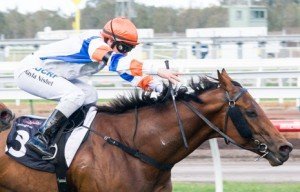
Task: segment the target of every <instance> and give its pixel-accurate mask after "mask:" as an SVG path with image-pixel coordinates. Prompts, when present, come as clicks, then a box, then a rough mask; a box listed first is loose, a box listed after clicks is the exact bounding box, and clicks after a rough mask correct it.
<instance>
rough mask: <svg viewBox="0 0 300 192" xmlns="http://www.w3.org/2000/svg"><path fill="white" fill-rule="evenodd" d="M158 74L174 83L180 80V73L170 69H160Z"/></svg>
mask: <svg viewBox="0 0 300 192" xmlns="http://www.w3.org/2000/svg"><path fill="white" fill-rule="evenodd" d="M157 75H158V76H160V77H161V78H164V79H168V80H169V81H171V83H172V84H174V85H176V84H177V83H178V82H180V79H179V77H178V75H179V73H178V72H176V71H173V70H170V69H158V71H157Z"/></svg>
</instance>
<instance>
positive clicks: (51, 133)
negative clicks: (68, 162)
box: [26, 109, 68, 157]
mask: <svg viewBox="0 0 300 192" xmlns="http://www.w3.org/2000/svg"><path fill="white" fill-rule="evenodd" d="M67 119H68V118H67V117H66V116H65V115H64V114H63V113H62V112H60V111H59V110H57V109H55V110H54V111H53V113H52V114H51V115H50V116H49V117H48V119H47V120H46V121H45V122H44V124H43V125H42V126H41V127H40V128H39V130H38V131H39V132H38V133H37V134H36V135H35V136H34V137H32V138H31V139H29V141H28V142H27V143H26V146H27V147H28V148H30V149H31V150H33V151H35V152H36V153H38V154H39V155H41V156H43V157H52V156H53V155H54V152H53V151H50V148H49V144H50V140H52V139H53V138H54V137H55V135H56V134H57V132H58V130H59V129H60V128H61V127H62V126H63V125H64V124H65V122H66V121H67Z"/></svg>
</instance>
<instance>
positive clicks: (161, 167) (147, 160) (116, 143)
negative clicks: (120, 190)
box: [104, 136, 174, 171]
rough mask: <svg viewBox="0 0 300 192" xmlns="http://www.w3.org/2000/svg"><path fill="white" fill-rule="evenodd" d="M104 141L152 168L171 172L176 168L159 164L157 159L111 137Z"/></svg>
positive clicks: (105, 138)
mask: <svg viewBox="0 0 300 192" xmlns="http://www.w3.org/2000/svg"><path fill="white" fill-rule="evenodd" d="M104 140H105V141H107V143H109V144H111V145H114V146H116V147H119V148H120V149H122V150H123V151H124V152H126V153H128V154H130V155H132V156H133V157H135V158H138V159H140V160H141V161H143V162H145V163H148V164H150V165H152V166H154V167H155V168H157V169H159V170H163V171H169V170H171V169H172V167H173V166H174V165H173V164H162V163H159V162H158V161H156V160H155V159H152V158H151V157H149V156H147V155H145V154H143V153H141V152H139V150H136V149H132V148H130V147H128V146H126V145H124V144H123V143H120V142H119V141H116V140H114V139H112V138H110V137H107V136H105V137H104Z"/></svg>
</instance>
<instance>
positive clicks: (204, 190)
mask: <svg viewBox="0 0 300 192" xmlns="http://www.w3.org/2000/svg"><path fill="white" fill-rule="evenodd" d="M223 185H224V186H223V191H224V192H300V183H244V182H224V183H223ZM173 192H215V185H214V184H213V183H183V182H174V183H173Z"/></svg>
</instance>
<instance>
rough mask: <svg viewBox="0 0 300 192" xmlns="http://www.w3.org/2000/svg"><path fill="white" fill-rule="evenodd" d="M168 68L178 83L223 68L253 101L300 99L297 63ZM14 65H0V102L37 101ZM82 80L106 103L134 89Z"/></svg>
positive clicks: (108, 75) (106, 80)
mask: <svg viewBox="0 0 300 192" xmlns="http://www.w3.org/2000/svg"><path fill="white" fill-rule="evenodd" d="M145 63H146V64H147V63H151V64H153V65H154V66H156V67H157V68H164V67H165V66H164V60H147V61H146V62H145ZM170 65H171V68H174V69H178V70H179V71H180V72H181V74H182V75H181V78H182V83H183V84H187V83H188V81H189V80H190V79H191V78H192V77H196V76H198V75H209V76H214V77H216V71H217V70H220V69H222V68H225V69H226V70H227V72H228V73H229V75H230V76H231V77H232V79H234V80H236V81H238V82H240V83H241V84H242V85H243V86H244V87H246V88H248V90H249V92H250V93H251V94H252V96H253V97H254V98H256V99H262V98H277V99H279V100H280V101H282V100H283V99H285V98H292V99H297V106H299V98H300V59H295V58H292V59H291V58H288V59H258V60H257V59H255V60H239V59H235V60H218V59H214V60H197V59H193V60H170ZM18 66H19V63H18V62H0V99H13V100H16V99H38V98H37V97H34V96H32V95H30V94H27V93H25V92H24V91H21V90H19V89H18V88H17V87H16V85H15V83H14V79H13V75H12V73H13V70H14V69H15V68H16V67H18ZM86 80H87V81H88V82H89V83H90V84H92V85H93V86H95V87H96V88H97V90H98V95H99V98H101V99H110V98H113V97H115V96H116V95H117V94H126V93H128V91H132V90H133V89H134V88H133V87H131V86H129V83H128V82H125V81H123V80H122V79H121V78H120V77H118V75H117V74H116V73H112V72H108V71H107V70H104V71H102V72H100V73H98V74H96V75H94V76H92V77H89V78H86Z"/></svg>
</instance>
